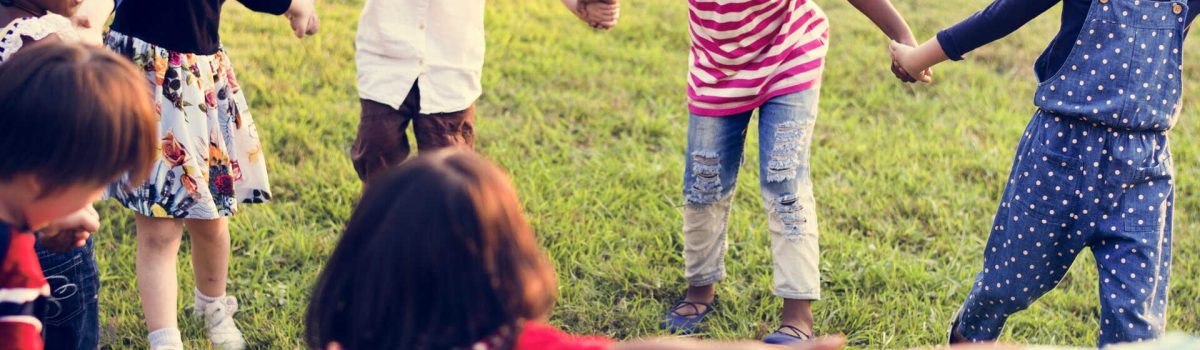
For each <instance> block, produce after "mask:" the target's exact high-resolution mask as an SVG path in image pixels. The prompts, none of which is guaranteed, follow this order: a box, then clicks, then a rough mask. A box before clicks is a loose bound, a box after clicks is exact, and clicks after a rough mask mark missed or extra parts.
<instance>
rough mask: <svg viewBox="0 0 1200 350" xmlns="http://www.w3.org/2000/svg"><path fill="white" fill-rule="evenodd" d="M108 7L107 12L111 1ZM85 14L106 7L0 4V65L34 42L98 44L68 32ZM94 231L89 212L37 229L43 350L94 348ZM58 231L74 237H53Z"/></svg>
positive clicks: (95, 38) (95, 36)
mask: <svg viewBox="0 0 1200 350" xmlns="http://www.w3.org/2000/svg"><path fill="white" fill-rule="evenodd" d="M107 4H108V6H107V7H109V8H111V7H112V6H111V5H112V2H111V1H108V2H107ZM84 8H87V9H89V10H93V12H97V11H104V10H105V1H103V0H88V1H86V2H84V3H80V2H78V1H74V0H68V1H61V0H55V1H49V0H40V1H12V2H11V3H7V4H6V3H4V2H0V26H2V27H0V28H3V29H2V31H0V64H4V62H5V61H6V60H7V59H8V57H9V56H11V55H12V54H15V53H16V52H17V51H18V50H21V49H22V48H24V47H28V46H30V45H32V44H33V43H35V42H38V41H61V42H66V43H71V42H78V41H89V42H99V41H100V34H99V33H98V32H87V31H81V30H78V28H73V27H72V22H77V21H72V20H68V19H67V18H66V17H64V16H75V14H76V12H77V10H82V9H84ZM73 18H74V17H73ZM93 29H95V28H92V29H86V30H93ZM85 38H86V39H87V40H85ZM98 228H99V216H98V215H97V213H96V210H95V209H93V208H92V207H91V206H88V207H86V208H84V209H83V210H80V211H78V212H76V213H75V214H72V215H71V216H69V217H68V218H65V219H64V220H63V221H62V222H59V223H56V224H52V225H50V226H47V227H46V228H43V229H42V233H43V236H42V238H43V239H42V240H41V241H40V242H38V243H37V244H36V251H37V258H38V263H39V265H40V266H42V268H43V270H42V273H43V275H44V276H45V277H46V280H47V281H48V282H49V284H50V290H51V291H52V292H51V295H50V296H49V297H48V299H47V300H49V302H48V303H47V304H46V305H48V309H47V310H45V312H43V313H41V314H40V315H39V317H40V318H41V321H43V322H44V327H43V330H42V334H43V336H44V338H45V340H46V344H45V345H46V348H47V349H94V348H96V347H98V346H99V340H100V339H99V336H100V325H99V310H98V308H97V305H96V304H97V299H98V298H97V297H98V293H99V288H100V280H99V278H98V276H97V273H98V272H97V269H96V258H95V256H94V255H93V252H92V245H91V244H92V243H91V240H90V239H88V237H89V236H90V233H91V232H94V231H95V230H96V229H98ZM59 231H70V232H72V233H74V234H56V233H58V232H59ZM51 238H53V239H51ZM76 242H83V246H82V247H76V246H75V245H76ZM69 286H70V287H69Z"/></svg>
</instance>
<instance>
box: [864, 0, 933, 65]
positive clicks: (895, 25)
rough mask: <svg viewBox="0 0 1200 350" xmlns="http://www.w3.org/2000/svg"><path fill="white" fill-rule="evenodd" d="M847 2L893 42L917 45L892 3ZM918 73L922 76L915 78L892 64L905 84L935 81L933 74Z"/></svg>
mask: <svg viewBox="0 0 1200 350" xmlns="http://www.w3.org/2000/svg"><path fill="white" fill-rule="evenodd" d="M847 1H849V2H850V4H851V5H854V8H856V9H858V11H859V12H862V14H863V15H866V16H867V18H869V19H870V20H871V22H874V23H875V26H876V27H879V30H881V31H883V33H884V34H885V35H887V36H888V37H889V38H891V39H892V40H893V41H898V42H901V43H905V44H907V45H916V44H917V39H916V37H913V34H912V30H911V29H909V27H908V23H907V22H905V21H904V17H903V16H901V15H900V12H899V11H896V8H895V7H893V6H892V3H891V1H889V0H847ZM917 72H921V75H920V76H919V77H916V78H914V77H913V76H912V75H911V74H909V73H908V72H906V71H904V70H903V69H900V68H899V67H898V66H897V65H896V64H895V63H893V64H892V73H893V74H895V75H896V78H899V79H900V80H902V81H904V82H907V83H911V82H915V81H917V80H921V81H925V82H930V81H932V80H933V72H931V71H924V70H922V71H917Z"/></svg>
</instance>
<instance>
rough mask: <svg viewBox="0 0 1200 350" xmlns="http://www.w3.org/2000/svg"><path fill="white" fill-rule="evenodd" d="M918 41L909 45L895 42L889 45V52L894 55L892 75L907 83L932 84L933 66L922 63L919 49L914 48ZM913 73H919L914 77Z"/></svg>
mask: <svg viewBox="0 0 1200 350" xmlns="http://www.w3.org/2000/svg"><path fill="white" fill-rule="evenodd" d="M915 45H916V41H915V40H913V41H912V42H908V43H900V42H897V41H895V40H893V41H892V42H891V44H890V45H888V51H890V52H891V54H892V74H895V75H896V78H899V79H900V80H901V81H903V82H905V83H915V82H918V81H920V82H922V83H932V82H933V69H932V68H930V66H931V65H929V64H923V63H921V60H920V59H919V57H918V55H917V52H916V51H917V48H916V47H914V46H915ZM911 72H919V73H920V74H918V75H916V76H914V75H912V73H911Z"/></svg>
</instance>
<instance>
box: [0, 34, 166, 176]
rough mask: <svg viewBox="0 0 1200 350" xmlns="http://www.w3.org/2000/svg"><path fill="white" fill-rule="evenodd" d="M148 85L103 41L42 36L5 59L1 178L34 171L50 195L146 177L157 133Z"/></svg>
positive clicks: (0, 90) (0, 89)
mask: <svg viewBox="0 0 1200 350" xmlns="http://www.w3.org/2000/svg"><path fill="white" fill-rule="evenodd" d="M147 85H148V84H147V83H146V78H145V74H144V73H142V72H139V71H138V70H137V68H134V66H133V64H132V63H130V62H129V61H128V60H126V59H125V58H122V57H120V56H118V55H116V54H113V53H111V52H108V50H105V49H103V48H100V47H88V46H84V45H81V44H64V43H61V42H40V43H37V44H34V45H31V46H27V47H26V48H24V49H22V50H21V51H20V52H17V53H16V54H14V55H13V56H12V57H10V58H9V59H8V60H7V61H4V63H3V64H0V152H3V153H2V156H0V180H10V179H11V178H12V177H14V176H16V175H22V174H31V175H34V176H36V177H37V179H38V180H39V181H40V182H41V184H42V185H43V189H42V193H41V194H42V195H45V194H48V193H52V192H54V191H55V190H60V189H62V188H63V187H67V186H70V185H76V184H86V185H107V184H109V183H111V182H113V181H114V180H116V179H117V178H118V177H119V176H121V175H122V174H126V173H129V174H130V176H131V178H132V179H135V180H136V179H141V178H143V177H144V176H145V174H146V173H147V172H148V171H149V169H150V167H151V166H152V165H153V164H154V159H155V157H156V148H155V139H156V135H157V133H158V128H157V121H156V118H157V117H156V116H157V113H156V112H155V110H154V106H153V105H151V100H150V97H151V95H150V91H149V88H148V86H147ZM138 182H140V181H138Z"/></svg>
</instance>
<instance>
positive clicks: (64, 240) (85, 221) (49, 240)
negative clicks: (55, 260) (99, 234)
mask: <svg viewBox="0 0 1200 350" xmlns="http://www.w3.org/2000/svg"><path fill="white" fill-rule="evenodd" d="M99 229H100V214H98V213H96V208H94V207H92V206H90V205H89V206H87V207H84V208H83V209H79V210H78V211H75V212H74V213H71V215H67V216H66V217H64V218H62V219H58V220H55V221H53V222H51V223H50V225H47V226H46V227H45V228H42V229H41V230H40V231H39V232H41V233H42V236H41V238H40V241H41V243H42V246H43V247H46V249H47V250H49V251H52V252H55V253H66V252H68V251H70V250H71V249H75V248H79V247H82V246H83V245H84V244H86V243H87V239H88V237H91V235H92V232H96V230H99Z"/></svg>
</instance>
